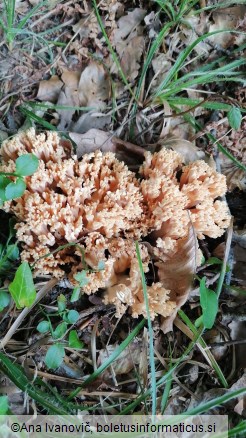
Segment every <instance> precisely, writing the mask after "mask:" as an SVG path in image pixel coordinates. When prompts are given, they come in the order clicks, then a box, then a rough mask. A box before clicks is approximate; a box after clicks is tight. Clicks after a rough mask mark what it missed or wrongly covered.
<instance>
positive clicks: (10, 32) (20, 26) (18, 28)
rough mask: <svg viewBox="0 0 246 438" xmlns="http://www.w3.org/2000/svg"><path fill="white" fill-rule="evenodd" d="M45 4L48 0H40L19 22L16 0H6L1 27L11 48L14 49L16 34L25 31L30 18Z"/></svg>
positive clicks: (0, 19)
mask: <svg viewBox="0 0 246 438" xmlns="http://www.w3.org/2000/svg"><path fill="white" fill-rule="evenodd" d="M45 4H47V2H46V1H44V2H39V3H38V4H37V5H36V6H34V7H33V8H32V9H31V10H30V11H29V12H28V13H27V14H26V15H25V16H24V17H23V18H22V19H21V20H20V21H19V22H18V23H17V22H16V15H15V6H16V1H15V0H4V3H3V6H4V7H3V15H2V18H0V27H1V28H2V29H3V32H4V36H5V40H6V43H7V45H8V47H9V50H12V49H13V42H14V40H15V38H16V36H17V35H19V34H21V33H23V32H24V28H25V26H26V24H27V22H28V20H29V19H30V18H31V17H32V16H33V15H34V14H35V13H36V12H37V11H38V10H39V9H40V8H41V7H42V6H44V5H45Z"/></svg>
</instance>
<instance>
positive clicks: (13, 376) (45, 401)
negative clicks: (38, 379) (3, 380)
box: [0, 352, 71, 415]
mask: <svg viewBox="0 0 246 438" xmlns="http://www.w3.org/2000/svg"><path fill="white" fill-rule="evenodd" d="M0 370H1V371H2V372H3V373H4V374H5V375H6V376H8V378H9V379H10V380H11V381H12V382H13V383H14V384H15V385H16V386H17V387H18V388H20V389H21V390H22V391H23V392H27V394H28V395H29V396H30V397H31V398H32V399H33V400H35V401H36V402H38V403H40V404H41V406H43V407H44V408H46V409H48V410H49V412H51V413H56V414H62V415H68V414H69V413H71V411H70V412H69V410H67V409H65V408H64V407H63V406H61V405H60V406H59V405H58V401H57V399H55V398H54V397H51V396H50V395H49V394H47V393H45V392H43V391H41V390H40V389H38V388H36V387H35V386H34V384H33V383H32V382H31V381H29V380H28V378H27V377H26V375H25V374H24V373H23V371H21V368H20V367H18V366H17V365H15V364H13V363H12V362H11V360H9V358H8V357H7V356H6V355H4V354H3V353H1V352H0Z"/></svg>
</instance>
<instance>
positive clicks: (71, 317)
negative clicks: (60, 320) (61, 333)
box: [66, 310, 79, 324]
mask: <svg viewBox="0 0 246 438" xmlns="http://www.w3.org/2000/svg"><path fill="white" fill-rule="evenodd" d="M66 319H67V321H68V322H69V323H70V324H75V323H76V322H77V321H78V319H79V313H78V312H77V310H69V312H68V314H67V318H66Z"/></svg>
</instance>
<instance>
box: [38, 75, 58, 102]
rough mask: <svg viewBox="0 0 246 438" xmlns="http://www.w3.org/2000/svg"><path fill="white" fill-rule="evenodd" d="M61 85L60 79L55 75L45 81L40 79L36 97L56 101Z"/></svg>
mask: <svg viewBox="0 0 246 438" xmlns="http://www.w3.org/2000/svg"><path fill="white" fill-rule="evenodd" d="M62 86H63V83H62V81H60V79H59V78H58V76H56V75H54V76H52V77H51V78H50V79H48V80H47V81H41V82H40V84H39V88H38V94H37V99H39V100H42V101H49V102H52V103H56V101H57V99H58V96H59V93H60V91H61V88H62Z"/></svg>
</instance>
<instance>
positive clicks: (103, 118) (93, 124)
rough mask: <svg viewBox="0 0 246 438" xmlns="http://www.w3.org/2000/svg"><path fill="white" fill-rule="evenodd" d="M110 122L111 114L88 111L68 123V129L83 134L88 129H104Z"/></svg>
mask: <svg viewBox="0 0 246 438" xmlns="http://www.w3.org/2000/svg"><path fill="white" fill-rule="evenodd" d="M110 123H111V115H108V114H104V113H100V112H93V111H89V112H87V113H85V114H82V115H81V116H80V117H79V119H78V120H77V121H76V122H75V123H73V124H71V125H70V130H71V131H73V132H77V133H78V134H84V133H86V132H87V131H89V130H90V129H93V128H95V129H104V128H106V126H108V125H109V124H110Z"/></svg>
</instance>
